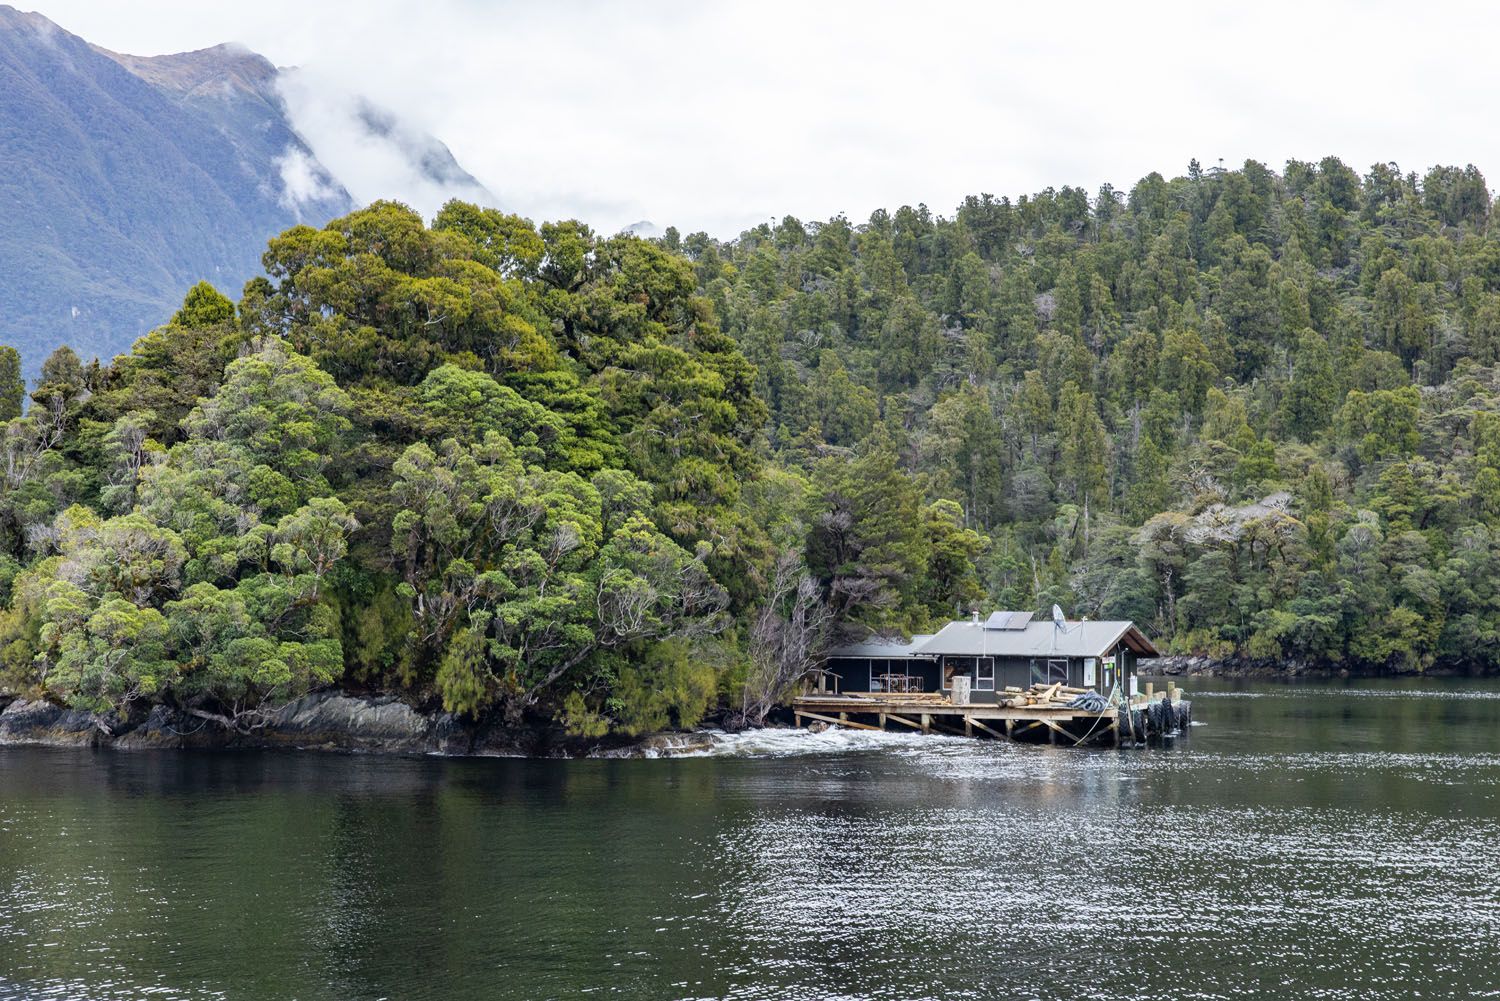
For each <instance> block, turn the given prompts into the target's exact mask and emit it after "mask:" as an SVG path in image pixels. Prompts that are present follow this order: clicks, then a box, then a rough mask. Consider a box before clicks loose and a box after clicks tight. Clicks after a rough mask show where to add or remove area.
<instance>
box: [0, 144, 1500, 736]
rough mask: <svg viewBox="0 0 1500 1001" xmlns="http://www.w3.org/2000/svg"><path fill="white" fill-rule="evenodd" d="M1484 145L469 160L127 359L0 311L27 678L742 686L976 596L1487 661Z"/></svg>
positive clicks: (66, 691) (1177, 641)
mask: <svg viewBox="0 0 1500 1001" xmlns="http://www.w3.org/2000/svg"><path fill="white" fill-rule="evenodd" d="M1492 210H1493V207H1492V203H1491V200H1490V196H1489V192H1488V189H1487V186H1486V183H1485V180H1484V178H1483V177H1482V176H1481V175H1480V174H1479V172H1478V171H1476V170H1475V169H1474V168H1472V167H1468V168H1464V169H1458V168H1449V167H1438V168H1434V169H1432V170H1430V171H1428V172H1426V174H1425V175H1417V174H1410V173H1407V174H1403V173H1402V172H1401V171H1400V170H1398V169H1397V168H1396V167H1395V166H1394V165H1376V166H1375V167H1373V168H1371V170H1370V171H1369V173H1368V174H1366V175H1365V176H1363V177H1361V176H1360V175H1358V174H1357V173H1356V172H1355V171H1353V170H1351V169H1350V168H1348V167H1347V166H1345V165H1344V164H1343V163H1341V162H1339V161H1338V160H1336V159H1332V158H1329V159H1326V160H1324V161H1322V162H1321V163H1318V164H1309V163H1299V162H1292V163H1289V164H1287V166H1286V168H1285V170H1284V171H1283V172H1282V173H1281V174H1277V173H1275V172H1273V171H1271V170H1269V169H1267V168H1266V167H1263V166H1261V165H1260V164H1257V163H1254V162H1248V163H1246V164H1245V165H1244V167H1243V168H1242V169H1240V170H1235V171H1224V170H1206V171H1205V170H1201V169H1199V167H1198V165H1197V164H1196V163H1194V164H1193V165H1191V166H1190V169H1189V171H1188V173H1187V175H1186V176H1183V177H1178V178H1175V179H1173V180H1170V181H1169V180H1166V179H1164V178H1163V177H1162V176H1160V175H1158V174H1152V175H1150V176H1148V177H1146V178H1144V179H1143V180H1141V181H1140V182H1139V183H1137V184H1136V185H1135V186H1134V188H1132V189H1131V190H1130V191H1129V192H1128V193H1127V192H1120V191H1116V190H1114V189H1113V188H1111V187H1109V186H1106V187H1104V188H1102V189H1101V190H1100V191H1098V192H1097V193H1096V194H1094V195H1093V196H1092V197H1091V196H1090V195H1089V193H1088V192H1086V191H1083V190H1081V189H1078V188H1071V187H1064V188H1061V189H1058V190H1052V189H1048V190H1046V191H1043V192H1041V193H1039V194H1036V195H1033V196H1023V197H1020V198H1017V199H1015V200H1014V201H1012V200H1010V199H1007V198H995V197H992V196H990V195H981V196H978V197H972V198H969V199H967V200H965V202H964V203H963V204H962V205H961V206H959V207H958V209H957V211H956V212H955V213H954V215H953V216H952V217H951V218H949V217H942V216H934V215H932V214H931V213H930V212H929V211H928V210H927V209H926V208H925V207H918V208H915V209H913V208H909V207H907V208H902V209H900V210H899V211H896V212H895V213H887V212H884V211H880V212H876V213H875V214H874V215H873V216H871V218H870V219H869V220H867V221H865V222H863V223H859V224H856V223H852V222H850V221H849V220H848V219H846V218H843V217H836V218H834V219H831V220H828V221H826V222H821V223H804V222H800V221H798V220H796V219H792V218H786V219H783V220H781V222H780V223H777V224H766V225H762V226H759V227H757V228H755V229H752V230H750V231H748V232H746V233H743V234H741V235H740V237H739V238H737V239H735V240H733V241H730V242H719V241H716V240H713V239H711V238H709V237H708V236H706V235H704V234H701V233H700V234H693V235H689V236H682V235H681V234H679V233H678V232H676V231H675V230H668V231H667V232H666V234H665V235H664V236H663V237H662V238H660V239H657V240H649V241H648V240H642V239H639V238H636V237H632V236H616V237H601V236H599V235H597V234H594V233H592V232H591V231H590V230H589V229H588V228H587V227H585V226H583V225H581V224H579V223H576V222H564V223H557V224H544V225H542V226H540V227H536V226H534V225H533V224H532V223H531V222H529V221H527V220H525V219H521V218H518V217H515V216H510V215H505V214H503V213H500V212H498V211H495V210H487V209H479V208H476V207H474V206H471V205H467V204H463V203H459V202H454V203H450V204H449V205H448V206H446V207H445V208H444V209H443V210H442V211H441V212H440V213H439V214H438V215H437V217H436V218H435V219H434V220H433V221H432V223H431V224H430V225H428V224H426V223H424V220H423V219H422V218H421V217H420V216H418V215H417V214H415V213H414V212H412V211H410V210H408V209H406V208H404V207H402V206H400V205H397V204H393V203H377V204H375V205H372V206H370V207H369V208H366V209H363V210H360V211H356V212H354V213H352V214H351V215H348V216H346V217H344V218H342V219H337V220H335V221H333V222H332V223H330V224H329V225H328V226H326V227H324V228H323V229H321V230H319V229H313V228H310V227H306V226H300V227H297V228H294V229H291V230H288V231H287V232H286V233H284V234H282V235H281V236H279V237H277V238H275V239H274V240H272V241H271V243H270V245H269V248H268V249H267V251H266V253H265V256H264V260H263V263H264V267H265V276H264V277H261V278H257V279H255V280H253V281H251V282H250V283H249V284H247V285H246V287H245V288H244V290H243V295H242V297H241V298H240V300H239V302H238V303H234V302H232V301H230V300H229V299H228V298H226V297H225V296H223V295H222V294H220V293H219V292H218V291H216V290H215V289H213V288H212V287H210V286H208V285H206V284H200V285H198V286H196V287H195V288H193V289H192V290H191V291H189V292H188V294H187V297H186V299H185V301H184V303H183V305H182V308H181V310H180V311H178V312H177V314H176V315H175V316H174V317H173V318H172V319H171V320H170V322H168V323H167V324H165V325H164V326H162V327H160V328H159V329H157V330H156V331H154V332H153V333H151V334H150V335H148V336H147V337H145V338H143V339H142V340H141V341H140V342H138V343H137V344H136V346H135V348H134V350H133V351H132V352H131V353H130V354H129V355H125V356H122V357H120V358H118V359H115V360H114V361H113V362H112V363H109V364H101V363H99V362H90V363H87V364H85V363H83V362H81V361H80V359H79V358H78V357H77V355H75V354H74V353H73V352H72V351H70V350H68V349H66V348H63V349H59V350H58V351H56V352H55V353H54V354H53V355H52V356H51V357H50V358H48V360H47V362H46V363H45V365H44V367H43V370H42V373H41V376H40V378H39V380H38V381H37V383H36V385H35V386H34V388H33V389H32V390H31V392H30V394H29V396H30V403H29V406H27V405H26V397H27V393H26V390H25V386H24V385H23V383H22V381H21V377H20V367H19V362H18V359H17V358H16V356H15V354H14V352H13V351H10V350H8V349H7V350H5V351H3V352H0V415H3V417H4V419H6V420H7V421H8V423H7V425H6V427H5V433H4V457H3V460H4V470H3V472H4V475H3V479H0V599H3V605H4V609H5V610H4V612H3V614H0V688H3V689H9V690H12V691H25V692H37V691H45V692H46V693H48V694H50V695H52V696H53V697H55V698H59V699H63V700H67V701H69V702H71V703H73V704H75V705H79V706H83V707H88V708H92V709H97V710H113V711H117V712H130V711H132V709H133V708H134V707H137V706H141V705H145V704H149V703H150V702H153V701H167V702H171V703H173V704H175V705H177V706H179V707H180V708H183V709H185V710H186V711H189V712H192V713H196V714H198V715H201V716H204V717H206V718H209V719H214V720H217V721H219V722H220V723H222V724H223V725H226V726H230V727H236V728H245V727H252V726H255V725H256V724H257V723H259V722H261V721H263V720H264V719H265V718H266V716H267V714H268V712H270V711H271V710H273V709H274V708H275V707H277V706H279V705H280V704H281V703H283V702H284V701H286V700H287V699H289V698H291V697H293V696H295V695H297V694H299V693H301V692H303V691H306V690H308V689H309V688H312V687H317V686H320V685H326V684H330V683H335V682H337V683H340V684H342V685H344V686H345V687H348V688H351V689H365V690H372V689H373V690H383V691H396V692H401V693H403V694H405V695H407V696H408V697H410V698H411V699H413V700H414V701H417V702H421V703H427V704H433V705H435V704H437V703H439V702H440V703H441V704H442V705H444V706H445V707H446V708H448V709H449V710H452V711H455V712H461V713H466V714H476V715H477V714H486V713H494V714H500V715H502V716H504V717H506V718H510V719H519V718H520V717H521V716H523V715H525V714H533V715H538V716H550V717H554V718H556V719H558V720H560V721H561V722H562V723H563V724H564V725H566V726H567V727H568V729H569V730H570V731H571V732H573V733H575V734H581V735H597V734H602V733H604V732H607V731H609V730H611V729H613V730H620V731H624V732H630V733H634V732H641V731H644V730H648V729H655V728H660V727H663V726H670V725H678V726H692V725H695V724H696V723H697V722H698V721H699V720H701V719H702V718H703V717H704V716H705V714H706V713H709V712H711V711H714V710H715V708H716V707H717V708H722V709H724V710H726V711H727V712H728V713H730V715H731V716H732V717H734V718H738V719H741V720H746V721H751V722H753V721H755V720H758V719H760V718H762V717H763V716H764V714H765V711H766V709H767V708H768V707H769V706H770V705H771V704H772V703H773V702H774V701H775V699H776V698H777V697H778V696H779V695H780V694H781V693H782V692H783V691H784V690H785V688H786V686H787V684H788V683H789V681H791V680H792V679H794V678H796V677H797V676H799V675H800V674H801V673H802V672H803V671H805V670H806V668H807V667H808V666H810V665H811V664H813V663H815V661H816V659H817V657H818V653H819V651H820V649H821V648H822V647H823V646H824V645H825V644H827V643H828V642H831V641H833V640H835V639H837V638H839V637H844V636H850V635H858V634H864V633H868V632H872V631H874V632H881V633H887V634H900V633H906V632H911V631H917V630H922V629H924V628H927V627H930V626H932V625H933V624H934V623H938V622H940V621H943V620H946V619H948V618H951V617H954V616H956V615H962V614H966V613H967V611H968V610H969V609H971V608H991V607H1003V608H1020V609H1027V608H1029V609H1037V610H1045V609H1046V608H1048V607H1049V606H1050V605H1051V604H1053V603H1057V604H1060V605H1061V606H1062V607H1063V608H1064V609H1066V610H1067V611H1068V612H1069V613H1070V614H1072V615H1075V616H1088V617H1111V618H1130V619H1135V620H1137V621H1138V622H1140V623H1141V624H1142V625H1143V627H1144V628H1146V629H1147V630H1148V631H1150V632H1152V633H1154V634H1155V635H1156V636H1157V637H1158V638H1159V639H1160V640H1161V642H1162V644H1163V645H1164V646H1165V647H1167V648H1169V649H1170V650H1172V651H1174V652H1180V653H1201V654H1206V655H1209V656H1213V657H1241V658H1251V659H1267V660H1297V661H1302V662H1306V663H1312V664H1318V665H1322V666H1328V667H1333V666H1344V667H1348V668H1349V669H1351V670H1361V671H1377V670H1400V671H1419V670H1427V669H1431V668H1434V667H1449V668H1461V669H1494V668H1495V667H1497V666H1500V644H1497V643H1496V642H1495V640H1496V637H1497V631H1500V595H1497V592H1496V581H1497V580H1500V369H1497V367H1496V366H1497V362H1500V239H1496V238H1492V237H1491V236H1490V235H1489V233H1488V223H1489V220H1490V215H1491V212H1492Z"/></svg>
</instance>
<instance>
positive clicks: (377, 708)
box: [0, 690, 711, 758]
mask: <svg viewBox="0 0 1500 1001" xmlns="http://www.w3.org/2000/svg"><path fill="white" fill-rule="evenodd" d="M710 739H711V738H709V737H708V735H707V734H705V733H664V734H652V735H649V736H646V737H641V738H626V737H610V738H602V739H594V740H583V739H580V738H576V737H571V736H569V735H568V734H567V733H566V732H565V731H563V730H562V729H561V728H560V727H558V726H556V725H555V724H551V723H548V722H537V721H525V722H523V723H521V724H519V725H512V724H507V723H505V722H503V721H500V720H480V721H477V722H474V721H469V720H464V719H461V718H459V717H458V716H456V715H454V714H453V713H447V712H422V711H420V710H418V709H416V708H413V707H412V706H411V705H409V704H407V703H406V702H403V701H401V700H400V699H399V698H397V697H395V696H393V695H351V694H348V693H345V692H340V691H333V690H330V691H322V692H314V693H312V694H310V695H306V696H304V697H302V698H300V699H297V700H296V701H295V702H292V703H289V704H288V705H286V706H285V707H283V708H282V709H281V711H280V712H278V713H277V714H276V715H275V716H274V717H273V718H272V720H271V721H270V722H269V723H268V724H267V725H265V726H263V727H260V728H258V729H255V730H251V731H249V732H247V733H240V732H236V731H231V730H227V729H225V728H224V727H222V726H220V725H218V724H216V723H213V722H209V721H206V720H203V719H201V718H199V717H196V716H192V715H189V714H188V713H185V712H182V711H181V710H177V709H173V708H171V707H169V706H165V705H156V706H152V707H151V709H150V710H149V711H148V712H146V713H145V714H144V715H143V717H142V718H141V719H139V720H123V719H119V718H113V717H111V718H105V717H101V716H98V715H96V714H94V713H89V712H83V711H81V710H77V709H68V708H66V707H64V706H59V705H57V704H55V703H52V702H48V701H45V700H41V699H35V700H29V699H24V698H18V697H14V696H10V697H7V696H3V695H0V747H6V746H24V745H30V746H45V747H96V748H113V749H117V750H264V749H272V748H283V749H294V750H312V751H332V752H343V753H365V754H436V755H446V756H455V757H467V756H473V757H514V758H521V757H524V758H576V757H615V758H627V757H650V756H654V755H656V754H661V753H664V752H666V753H670V752H673V751H675V752H679V753H680V752H681V751H683V750H689V749H692V748H693V747H696V746H700V745H704V744H706V743H708V742H709V740H710Z"/></svg>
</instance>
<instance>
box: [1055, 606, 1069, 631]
mask: <svg viewBox="0 0 1500 1001" xmlns="http://www.w3.org/2000/svg"><path fill="white" fill-rule="evenodd" d="M1052 624H1053V625H1054V626H1056V627H1057V628H1059V629H1062V630H1064V631H1066V630H1067V628H1068V620H1067V619H1065V618H1063V610H1062V606H1061V605H1053V606H1052Z"/></svg>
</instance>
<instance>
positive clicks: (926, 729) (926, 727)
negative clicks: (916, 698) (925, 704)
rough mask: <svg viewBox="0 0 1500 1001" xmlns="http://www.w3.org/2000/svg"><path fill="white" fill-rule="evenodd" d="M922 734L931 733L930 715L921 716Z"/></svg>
mask: <svg viewBox="0 0 1500 1001" xmlns="http://www.w3.org/2000/svg"><path fill="white" fill-rule="evenodd" d="M922 732H923V733H931V732H932V713H923V714H922Z"/></svg>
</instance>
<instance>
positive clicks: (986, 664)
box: [974, 657, 995, 692]
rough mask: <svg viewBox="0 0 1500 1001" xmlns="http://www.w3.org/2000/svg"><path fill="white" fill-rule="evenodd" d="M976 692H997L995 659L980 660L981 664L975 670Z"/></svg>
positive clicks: (983, 658)
mask: <svg viewBox="0 0 1500 1001" xmlns="http://www.w3.org/2000/svg"><path fill="white" fill-rule="evenodd" d="M974 690H975V691H976V692H993V691H994V690H995V658H993V657H981V658H979V664H978V666H977V667H975V668H974Z"/></svg>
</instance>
